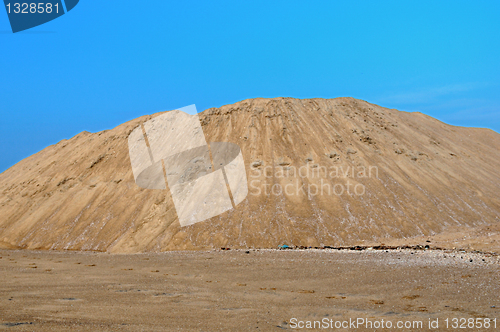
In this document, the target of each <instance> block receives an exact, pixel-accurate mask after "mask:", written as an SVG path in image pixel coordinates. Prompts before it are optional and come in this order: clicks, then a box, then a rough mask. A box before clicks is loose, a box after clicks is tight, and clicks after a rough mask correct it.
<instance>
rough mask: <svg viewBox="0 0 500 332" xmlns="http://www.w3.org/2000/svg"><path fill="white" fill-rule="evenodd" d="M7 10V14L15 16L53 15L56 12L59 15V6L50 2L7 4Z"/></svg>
mask: <svg viewBox="0 0 500 332" xmlns="http://www.w3.org/2000/svg"><path fill="white" fill-rule="evenodd" d="M5 7H6V8H7V14H10V13H14V14H43V13H48V14H50V13H52V11H54V10H55V12H56V13H59V4H58V3H55V4H52V3H50V2H47V3H43V2H40V3H36V2H32V3H27V2H24V3H19V2H16V3H14V4H11V3H7V4H6V5H5Z"/></svg>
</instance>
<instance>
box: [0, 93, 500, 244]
mask: <svg viewBox="0 0 500 332" xmlns="http://www.w3.org/2000/svg"><path fill="white" fill-rule="evenodd" d="M157 115H158V114H157ZM153 117H155V115H148V116H144V117H141V118H138V119H135V120H133V121H130V122H127V123H125V124H122V125H120V126H118V127H116V128H114V129H112V130H107V131H103V132H99V133H88V132H83V133H80V134H79V135H77V136H75V137H73V138H72V139H70V140H63V141H61V142H59V143H58V144H56V145H53V146H49V147H47V148H46V149H44V150H43V151H41V152H39V153H37V154H35V155H33V156H31V157H29V158H26V159H25V160H23V161H21V162H19V163H18V164H16V165H15V166H13V167H11V168H10V169H8V170H7V171H5V172H4V173H2V174H0V247H4V248H28V249H58V250H99V251H110V252H144V251H163V250H175V249H207V248H219V247H231V248H247V247H251V248H266V247H277V246H278V245H284V244H286V245H295V246H322V245H330V246H340V245H355V244H362V243H381V242H384V243H390V242H391V241H393V242H394V241H403V242H405V241H406V242H408V243H410V242H411V241H413V240H412V239H423V238H427V237H432V238H433V239H434V238H436V239H439V237H441V239H443V241H444V240H447V241H448V242H449V243H450V245H452V243H453V241H458V240H460V241H462V242H461V243H467V241H468V240H467V238H469V240H470V239H471V238H474V239H475V240H476V242H474V241H472V240H471V241H472V242H470V243H482V244H483V245H484V246H485V248H486V249H488V248H493V247H495V246H498V245H499V243H498V239H499V237H498V234H499V224H500V179H499V176H498V169H500V135H499V134H498V133H496V132H494V131H491V130H488V129H476V128H462V127H455V126H451V125H447V124H444V123H442V122H440V121H438V120H436V119H434V118H431V117H429V116H426V115H424V114H421V113H407V112H400V111H397V110H393V109H387V108H383V107H380V106H377V105H373V104H370V103H368V102H365V101H361V100H356V99H352V98H336V99H329V100H325V99H307V100H299V99H292V98H275V99H252V100H245V101H242V102H239V103H236V104H233V105H226V106H223V107H221V108H211V109H208V110H206V111H204V112H203V113H201V114H200V121H201V124H202V126H203V130H204V132H205V137H206V141H207V142H232V143H236V144H238V145H239V147H240V148H241V151H242V153H243V157H244V160H245V167H246V171H247V178H248V185H249V194H248V196H247V198H246V199H245V200H244V201H243V202H242V203H240V204H239V205H237V206H236V208H235V209H233V210H231V211H228V212H225V213H223V214H221V215H219V216H217V217H214V218H211V219H209V220H207V221H204V222H201V223H198V224H194V225H191V226H186V227H181V226H180V224H179V221H178V218H177V215H176V211H175V208H174V205H173V202H172V197H171V194H170V191H169V190H149V189H141V188H139V187H138V186H137V185H136V183H135V182H134V178H133V174H132V169H131V165H130V159H129V151H128V144H127V139H128V136H129V134H130V133H131V132H132V131H133V130H134V129H135V128H136V127H137V126H139V125H140V124H141V123H143V122H145V121H147V120H149V119H151V118H153ZM300 172H302V173H300ZM285 189H286V190H285ZM318 190H319V192H318ZM321 190H323V192H322V191H321ZM450 234H451V235H450ZM450 236H451V237H450ZM463 241H465V242H463ZM470 243H469V244H470ZM475 245H476V244H475Z"/></svg>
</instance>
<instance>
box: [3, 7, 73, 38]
mask: <svg viewBox="0 0 500 332" xmlns="http://www.w3.org/2000/svg"><path fill="white" fill-rule="evenodd" d="M78 2H79V0H50V1H40V0H39V1H37V2H19V0H17V1H11V0H4V4H5V10H6V11H7V16H8V17H9V21H10V26H11V28H12V32H14V33H16V32H20V31H23V30H27V29H31V28H33V27H36V26H39V25H42V24H44V23H47V22H49V21H52V20H54V19H56V18H58V17H60V16H62V15H64V14H66V13H67V12H69V11H70V10H72V9H73V8H74V7H75V6H76V5H77V4H78Z"/></svg>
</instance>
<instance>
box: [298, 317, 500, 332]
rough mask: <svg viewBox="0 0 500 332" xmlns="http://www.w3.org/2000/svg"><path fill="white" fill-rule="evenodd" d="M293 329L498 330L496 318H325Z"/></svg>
mask: <svg viewBox="0 0 500 332" xmlns="http://www.w3.org/2000/svg"><path fill="white" fill-rule="evenodd" d="M289 326H290V328H291V329H298V330H300V329H316V330H318V329H321V330H350V331H352V330H358V329H362V330H367V329H368V330H380V331H397V330H405V331H406V330H411V331H420V330H423V329H424V328H425V329H428V330H442V329H446V330H448V329H453V330H478V329H484V330H496V328H497V319H496V318H486V317H481V318H463V317H462V318H458V317H441V318H428V319H426V320H390V319H384V318H378V319H376V318H362V317H358V318H349V319H330V318H326V317H325V318H323V319H321V320H300V319H297V318H295V317H294V318H292V319H290V324H289Z"/></svg>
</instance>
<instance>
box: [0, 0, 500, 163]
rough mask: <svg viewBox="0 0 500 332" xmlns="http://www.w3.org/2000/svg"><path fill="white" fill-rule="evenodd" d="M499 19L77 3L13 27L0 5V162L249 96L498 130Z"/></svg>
mask: <svg viewBox="0 0 500 332" xmlns="http://www.w3.org/2000/svg"><path fill="white" fill-rule="evenodd" d="M118 3H119V4H118ZM499 17H500V2H499V1H456V0H455V1H245V2H243V1H166V0H158V1H156V0H150V1H141V2H136V1H120V2H116V1H98V2H97V1H89V0H81V1H80V3H79V4H78V6H76V7H75V8H74V9H73V10H72V11H71V12H69V13H68V14H66V15H63V16H62V17H60V18H58V19H56V20H54V21H51V22H49V23H47V24H44V25H41V26H39V27H36V28H33V29H31V30H27V31H26V32H20V33H17V34H12V32H11V30H10V25H9V23H8V19H7V14H6V11H4V10H3V9H2V8H0V50H1V52H0V118H1V122H0V155H1V159H0V172H2V171H4V170H5V169H7V168H8V167H10V166H12V165H14V164H15V163H17V162H18V161H20V160H22V159H23V158H25V157H27V156H29V155H31V154H33V153H36V152H38V151H40V150H41V149H43V148H44V147H46V146H48V145H50V144H54V143H57V142H58V141H60V140H61V139H67V138H70V137H72V136H74V135H76V134H78V133H79V132H81V131H83V130H87V131H91V132H96V131H100V130H104V129H110V128H113V127H115V126H117V125H119V124H121V123H123V122H126V121H128V120H131V119H134V118H136V117H139V116H141V115H144V114H150V113H154V112H157V111H161V110H167V109H173V108H178V107H182V106H186V105H190V104H196V106H197V108H198V110H199V111H201V110H204V109H206V108H209V107H218V106H221V105H225V104H231V103H234V102H237V101H240V100H243V99H247V98H254V97H279V96H286V97H296V98H313V97H322V98H335V97H342V96H350V97H355V98H360V99H364V100H367V101H369V102H372V103H376V104H379V105H382V106H386V107H390V108H396V109H399V110H405V111H421V112H423V113H425V114H428V115H430V116H433V117H436V118H438V119H440V120H442V121H444V122H447V123H450V124H454V125H460V126H474V127H487V128H491V129H493V130H495V131H497V132H500V93H498V92H499V84H500V80H499V78H500V61H499V59H500V19H499Z"/></svg>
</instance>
